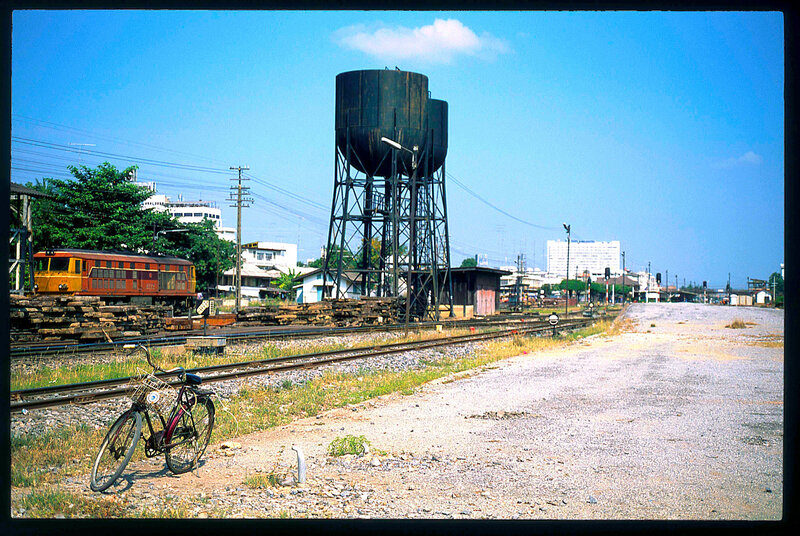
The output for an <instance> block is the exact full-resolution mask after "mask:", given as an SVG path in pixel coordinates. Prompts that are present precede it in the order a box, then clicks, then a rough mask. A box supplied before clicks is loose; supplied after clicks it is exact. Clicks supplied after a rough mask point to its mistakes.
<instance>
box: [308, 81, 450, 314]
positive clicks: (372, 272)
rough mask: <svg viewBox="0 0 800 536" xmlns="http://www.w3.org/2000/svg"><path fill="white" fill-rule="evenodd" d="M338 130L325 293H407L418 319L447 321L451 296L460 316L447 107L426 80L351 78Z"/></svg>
mask: <svg viewBox="0 0 800 536" xmlns="http://www.w3.org/2000/svg"><path fill="white" fill-rule="evenodd" d="M335 127H336V148H335V152H336V163H335V168H334V188H333V201H332V204H331V219H330V225H329V228H328V241H327V247H326V250H325V251H326V255H325V263H324V265H323V288H325V295H326V296H329V297H345V296H348V297H353V296H362V295H363V296H381V297H400V296H402V295H406V296H408V297H409V299H408V300H406V302H407V307H408V312H409V316H410V317H411V318H417V319H422V318H429V319H438V316H439V304H440V303H443V297H444V299H445V300H446V301H447V303H448V304H450V307H451V308H452V303H451V302H452V299H451V296H452V291H451V288H450V286H451V284H450V244H449V238H448V228H447V205H446V196H445V188H444V160H445V156H446V154H447V103H446V102H444V101H440V100H435V99H430V98H429V94H428V78H427V77H426V76H425V75H422V74H418V73H412V72H405V71H400V70H388V69H386V70H365V71H350V72H346V73H341V74H339V75H338V76H337V77H336V119H335ZM328 282H332V283H333V286H332V287H329V286H328V285H327V283H328Z"/></svg>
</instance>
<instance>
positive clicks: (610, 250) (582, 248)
mask: <svg viewBox="0 0 800 536" xmlns="http://www.w3.org/2000/svg"><path fill="white" fill-rule="evenodd" d="M620 251H621V250H620V243H619V240H612V241H610V242H597V241H594V240H586V241H583V240H572V241H570V243H569V277H570V278H577V277H578V276H580V275H582V274H583V273H584V272H585V271H586V270H588V271H589V273H590V274H591V276H592V277H593V278H594V277H602V276H604V275H605V271H606V268H610V269H611V273H612V274H618V273H620V271H621V270H620V263H619V257H620ZM547 273H548V274H551V275H554V276H555V275H557V276H560V277H566V275H567V242H566V241H561V240H548V241H547Z"/></svg>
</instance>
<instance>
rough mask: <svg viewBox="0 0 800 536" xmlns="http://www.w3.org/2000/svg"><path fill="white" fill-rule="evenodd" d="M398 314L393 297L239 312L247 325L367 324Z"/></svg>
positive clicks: (388, 321) (385, 321)
mask: <svg viewBox="0 0 800 536" xmlns="http://www.w3.org/2000/svg"><path fill="white" fill-rule="evenodd" d="M397 318H399V316H398V309H397V305H396V302H395V300H394V299H392V298H361V299H357V300H345V299H338V300H325V301H321V302H315V303H298V304H292V305H281V306H278V307H275V306H271V307H245V308H244V309H242V310H241V311H240V312H239V314H238V316H237V319H236V320H237V323H238V324H244V325H289V324H292V325H315V326H340V327H344V326H366V325H378V324H391V323H393V322H395V321H396V319H397Z"/></svg>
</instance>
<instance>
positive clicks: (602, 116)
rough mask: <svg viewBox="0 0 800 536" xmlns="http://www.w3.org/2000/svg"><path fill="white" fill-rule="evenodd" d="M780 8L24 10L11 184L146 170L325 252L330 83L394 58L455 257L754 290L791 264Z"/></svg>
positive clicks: (162, 186) (249, 223) (17, 30)
mask: <svg viewBox="0 0 800 536" xmlns="http://www.w3.org/2000/svg"><path fill="white" fill-rule="evenodd" d="M783 22H784V21H783V15H782V14H781V13H776V12H707V13H704V12H697V13H692V12H466V11H453V12H435V11H425V12H413V11H399V12H393V11H255V12H253V11H248V12H238V11H80V10H71V11H15V12H14V13H13V16H12V24H13V28H12V75H11V76H12V78H11V87H12V99H11V111H12V146H11V155H12V160H11V180H12V181H14V182H17V183H21V184H25V183H27V182H34V181H35V180H37V179H41V178H42V177H56V178H67V177H69V176H70V174H69V171H68V170H67V166H68V165H90V166H96V165H98V164H99V163H101V162H104V161H108V162H110V163H112V164H114V165H115V166H117V167H118V168H119V169H124V168H126V167H128V166H131V165H138V166H139V171H138V175H139V179H140V180H147V181H155V182H156V184H157V188H158V191H159V193H163V194H166V195H168V196H169V197H170V198H171V199H173V200H177V197H178V195H179V194H180V195H182V196H183V199H184V200H185V201H186V200H203V201H214V202H216V203H217V206H219V207H220V208H221V210H222V220H223V225H225V226H228V227H235V226H236V209H235V208H233V207H231V206H230V204H231V203H230V202H229V201H228V197H229V190H230V187H231V185H233V184H234V181H233V180H232V179H235V178H236V174H235V172H234V171H231V170H230V169H229V168H230V167H231V166H239V165H243V166H249V168H250V170H249V171H247V172H246V173H245V176H246V177H249V178H250V180H249V181H246V182H245V184H246V185H248V186H250V187H251V192H252V197H253V203H252V204H251V206H250V207H248V208H246V209H244V211H243V216H242V218H243V224H242V226H243V230H242V241H243V242H244V243H246V242H251V241H256V240H262V241H279V242H292V243H297V244H298V249H299V251H298V258H299V259H300V260H306V259H310V258H317V257H319V256H320V248H321V247H324V246H325V242H326V240H327V231H328V221H329V219H330V210H331V209H330V207H331V196H332V193H333V181H334V162H335V138H334V98H335V78H336V75H337V74H339V73H341V72H345V71H352V70H361V69H383V68H385V67H388V68H390V69H394V68H395V67H398V68H400V69H401V70H404V71H413V72H418V73H422V74H424V75H426V76H427V77H428V79H429V90H430V92H431V97H432V98H435V99H442V100H445V101H447V102H448V106H449V118H448V119H449V132H448V136H449V147H448V153H447V161H446V170H447V176H446V181H447V203H448V211H449V214H448V217H449V228H450V239H451V256H452V264H453V265H454V266H458V265H460V263H461V261H462V260H463V259H464V258H465V257H471V256H473V255H475V254H479V255H482V256H483V255H485V256H486V257H487V258H488V260H489V265H490V266H494V267H498V266H507V265H513V264H514V263H515V261H516V258H517V255H518V254H520V253H522V254H524V255H525V258H526V265H527V266H528V267H534V266H535V267H539V268H542V269H545V268H546V267H547V266H546V258H545V251H546V249H545V248H546V241H547V240H565V239H566V233H565V231H564V229H563V227H562V222H567V223H568V224H570V226H571V230H572V233H571V236H572V239H573V240H600V241H609V240H619V241H620V242H621V249H622V250H623V251H625V253H626V267H627V268H629V269H633V270H646V269H647V266H648V263H649V264H650V267H651V268H650V269H651V271H652V272H661V273H662V274H664V275H666V274H665V272H667V271H668V272H669V277H670V281H671V282H674V277H675V276H676V275H677V276H678V278H679V279H678V282H679V283H680V284H683V282H684V280H685V281H686V283H689V282H696V283H698V284H700V283H701V282H702V281H708V284H709V287H710V288H724V286H725V284H726V282H727V280H728V274H730V280H731V284H732V286H734V287H735V288H744V287H746V284H747V283H746V281H747V277H750V278H759V279H767V278H768V277H769V275H770V274H771V273H773V272H776V271H780V263H782V262H783V261H784V93H783V91H784V48H783V46H784V45H783V40H784V33H783V32H784V29H783Z"/></svg>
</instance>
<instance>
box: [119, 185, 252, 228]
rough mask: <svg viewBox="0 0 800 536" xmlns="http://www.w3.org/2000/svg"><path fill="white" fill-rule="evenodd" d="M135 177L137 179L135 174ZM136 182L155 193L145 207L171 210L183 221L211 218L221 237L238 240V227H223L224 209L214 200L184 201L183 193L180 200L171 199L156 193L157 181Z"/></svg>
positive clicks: (144, 204)
mask: <svg viewBox="0 0 800 536" xmlns="http://www.w3.org/2000/svg"><path fill="white" fill-rule="evenodd" d="M133 178H134V180H135V176H134V177H133ZM134 184H136V185H137V186H143V187H145V188H147V189H148V190H150V191H151V192H152V193H153V195H151V196H150V197H148V198H147V199H145V200H144V202H142V207H143V208H145V209H151V210H155V211H156V212H169V213H170V215H171V216H172V217H173V218H177V220H178V221H179V222H181V223H202V222H203V220H211V222H213V224H214V232H215V233H216V234H217V236H218V237H219V238H221V239H222V240H228V241H229V242H235V241H236V229H234V228H232V227H222V211H221V210H220V209H219V208H217V204H216V203H214V202H213V201H184V200H183V196H182V195H179V196H178V201H170V199H169V197H167V196H166V195H164V194H158V193H156V183H155V182H138V181H134Z"/></svg>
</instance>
